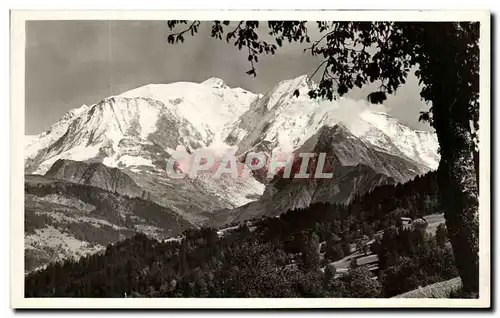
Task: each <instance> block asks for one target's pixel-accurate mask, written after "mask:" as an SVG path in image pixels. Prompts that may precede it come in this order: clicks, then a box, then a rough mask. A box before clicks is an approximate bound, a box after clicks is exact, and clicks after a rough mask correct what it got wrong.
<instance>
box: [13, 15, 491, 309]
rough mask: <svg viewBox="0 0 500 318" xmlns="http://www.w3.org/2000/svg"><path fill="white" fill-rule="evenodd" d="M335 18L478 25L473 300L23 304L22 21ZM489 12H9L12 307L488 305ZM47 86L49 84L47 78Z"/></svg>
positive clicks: (34, 300) (56, 300) (95, 300)
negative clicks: (476, 293)
mask: <svg viewBox="0 0 500 318" xmlns="http://www.w3.org/2000/svg"><path fill="white" fill-rule="evenodd" d="M173 19H175V20H180V19H183V20H249V19H251V20H259V21H265V20H335V21H480V23H481V26H480V72H481V77H480V105H481V106H480V120H479V121H480V141H481V142H480V153H481V155H480V196H479V201H480V203H479V211H480V213H479V223H480V231H479V234H480V238H479V244H480V298H479V299H400V298H398V299H396V298H377V299H349V298H313V299H311V298H307V299H303V298H257V299H254V298H243V299H242V298H223V299H221V298H219V299H214V298H211V299H201V298H168V299H162V298H127V299H116V298H25V297H24V233H23V228H24V227H23V224H24V190H23V189H24V155H23V149H24V145H23V141H24V124H25V118H24V111H25V103H24V88H25V85H24V83H25V78H24V77H25V21H26V20H173ZM490 30H491V28H490V12H488V11H368V10H367V11H327V10H325V11H312V10H311V11H306V10H304V11H278V10H270V11H264V10H254V11H236V10H235V11H232V10H220V11H213V10H205V11H193V10H176V11H140V10H136V11H126V10H121V11H115V10H95V11H88V10H71V11H62V10H60V11H57V10H50V11H49V10H47V11H39V10H37V11H35V10H20V11H11V51H10V53H11V55H10V58H11V64H10V79H11V80H10V88H11V91H10V93H11V99H10V103H11V105H10V110H11V112H10V117H11V118H10V120H11V140H10V159H11V160H10V162H11V167H10V171H11V179H10V198H11V211H10V220H11V224H10V230H11V233H10V234H11V235H10V239H11V242H10V257H11V259H10V262H11V281H10V284H11V307H12V308H187V309H190V308H346V307H356V308H371V307H382V308H392V307H400V308H401V307H403V308H404V307H407V308H417V307H429V308H432V307H436V308H442V307H455V308H461V307H462V308H464V307H468V308H470V307H476V308H485V307H489V306H490V304H491V299H490V298H491V285H490V283H491V273H490V264H491V262H490V242H491V240H490V237H491V236H490V171H491V165H490V144H491V143H490V133H491V129H490V109H491V105H490V91H491V89H490V75H489V74H490V72H491V65H490V51H491V50H490ZM48 80H50V79H48Z"/></svg>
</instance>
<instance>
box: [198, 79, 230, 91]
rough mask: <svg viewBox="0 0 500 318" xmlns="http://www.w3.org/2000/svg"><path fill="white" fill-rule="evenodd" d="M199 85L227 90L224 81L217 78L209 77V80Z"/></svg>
mask: <svg viewBox="0 0 500 318" xmlns="http://www.w3.org/2000/svg"><path fill="white" fill-rule="evenodd" d="M201 84H203V85H207V86H211V87H213V88H229V86H227V84H226V83H225V82H224V80H223V79H221V78H218V77H210V78H209V79H207V80H205V81H203V82H202V83H201Z"/></svg>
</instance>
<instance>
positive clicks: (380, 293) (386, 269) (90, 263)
mask: <svg viewBox="0 0 500 318" xmlns="http://www.w3.org/2000/svg"><path fill="white" fill-rule="evenodd" d="M439 212H440V211H439V204H438V197H437V187H436V174H435V173H434V172H431V173H428V174H426V175H424V176H422V177H417V178H416V179H415V180H413V181H410V182H408V183H406V184H398V185H386V186H381V187H379V188H377V189H375V190H374V191H372V192H370V193H368V194H366V195H365V196H363V197H358V198H356V199H355V200H354V201H353V203H352V204H350V205H348V206H346V205H341V204H330V203H315V204H312V205H311V206H309V207H307V208H305V209H297V210H291V211H288V212H286V213H283V214H281V215H280V216H279V217H277V218H272V217H271V218H267V217H263V218H259V219H254V220H250V221H247V222H245V223H243V224H240V225H238V226H236V227H234V228H232V229H231V230H230V231H227V230H226V231H224V230H223V231H217V230H216V229H212V228H201V229H194V228H192V229H187V230H186V231H184V237H183V238H182V239H179V240H166V241H162V242H159V241H158V240H155V239H150V238H148V237H147V236H145V235H144V234H138V235H136V236H134V237H132V238H130V239H127V240H124V241H121V242H117V243H115V244H112V245H109V246H108V247H107V249H106V251H105V253H102V254H94V255H90V256H86V257H82V258H81V259H80V260H79V261H74V260H71V261H65V262H60V263H56V264H50V265H49V266H48V267H47V268H46V269H45V270H43V271H39V272H34V273H31V274H29V275H27V276H26V281H25V295H26V297H390V296H393V295H396V294H397V293H402V292H405V291H409V290H411V289H412V288H413V289H414V288H417V287H418V286H417V285H416V284H427V283H429V284H430V283H434V282H436V281H440V280H444V279H450V278H453V277H455V276H456V269H455V268H454V265H453V256H452V253H451V252H450V248H449V246H448V245H446V244H445V243H442V244H441V243H440V244H436V239H435V238H434V237H433V236H432V235H429V234H427V233H425V229H424V230H423V232H422V231H421V229H420V230H419V229H410V230H402V229H401V227H400V225H401V217H404V216H407V217H410V218H415V217H418V216H423V215H427V214H433V213H439ZM387 228H391V229H397V228H399V229H400V230H396V231H384V232H383V235H382V236H383V237H382V238H377V235H376V234H377V232H379V231H381V230H386V229H387ZM386 234H387V235H386ZM401 235H403V236H402V237H404V238H405V239H398V237H400V236H401ZM386 236H387V237H386ZM441 239H442V236H441ZM368 241H370V242H373V241H376V242H377V248H376V252H375V253H377V254H378V255H380V257H381V261H383V262H381V267H380V269H379V270H380V272H378V273H375V274H378V277H379V279H372V277H373V273H372V272H371V271H370V270H369V269H368V268H367V267H366V266H359V267H358V265H357V263H356V260H354V262H353V263H352V265H351V266H350V269H349V270H348V271H346V272H345V273H343V274H339V273H336V271H337V269H336V267H335V265H334V264H333V263H334V262H336V261H339V260H341V259H345V260H346V261H348V258H345V257H347V256H348V255H351V254H352V253H353V252H355V251H356V252H359V253H364V254H365V255H368V254H367V253H369V252H368V251H367V250H365V248H364V247H366V246H367V247H368V249H369V248H370V245H369V244H370V243H369V242H368ZM360 242H361V243H360ZM399 242H401V243H399ZM373 250H374V249H372V251H373ZM373 252H374V251H373ZM377 254H375V256H377ZM426 264H427V265H426ZM398 266H399V267H398ZM402 270H410V271H411V274H409V275H406V274H405V275H402V274H401V275H400V273H401V272H400V271H402ZM395 282H397V284H395ZM395 285H398V286H399V287H398V286H395Z"/></svg>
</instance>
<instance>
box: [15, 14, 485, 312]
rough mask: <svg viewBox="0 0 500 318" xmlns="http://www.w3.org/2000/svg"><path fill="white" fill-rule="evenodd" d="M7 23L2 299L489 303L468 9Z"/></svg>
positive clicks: (52, 302) (180, 303)
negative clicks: (7, 263)
mask: <svg viewBox="0 0 500 318" xmlns="http://www.w3.org/2000/svg"><path fill="white" fill-rule="evenodd" d="M11 41H12V48H11V50H12V52H15V53H12V54H11V87H12V90H11V93H12V96H13V98H12V102H11V103H12V104H11V112H12V117H11V123H12V124H11V125H12V126H13V127H12V129H11V151H12V152H13V153H11V158H13V159H11V163H12V166H11V167H12V168H11V198H12V199H11V200H12V205H11V212H10V213H11V218H12V220H13V221H12V223H11V238H12V239H11V270H12V272H11V273H12V274H11V275H12V281H11V293H12V294H11V297H12V300H11V305H12V306H14V307H18V308H61V307H66V306H78V307H79V308H84V307H86V306H88V307H89V308H90V307H94V306H100V307H106V306H112V307H114V308H126V307H130V306H142V307H147V306H150V305H151V306H154V307H155V308H167V307H168V308H199V307H212V308H227V307H231V308H274V307H276V308H336V307H344V308H345V307H349V308H352V307H379V306H384V307H392V306H398V307H489V306H490V305H491V303H490V294H491V290H490V289H491V285H490V277H491V273H490V201H489V200H490V169H491V168H490V118H489V116H490V94H491V93H490V82H489V81H490V70H489V67H490V15H489V12H487V11H470V12H469V11H463V12H461V13H457V12H451V11H449V12H448V11H442V12H432V11H429V12H425V11H418V12H417V11H415V12H412V11H406V12H400V13H394V14H392V15H391V12H390V11H385V12H369V11H359V12H356V11H350V12H340V11H330V12H328V11H321V12H320V11H318V12H313V11H310V12H299V11H296V12H293V11H289V12H280V11H276V12H270V11H258V12H257V11H246V12H228V11H226V12H223V11H211V12H199V13H198V14H196V13H194V12H191V13H189V12H175V11H170V12H163V13H162V12H156V13H153V12H151V13H150V14H149V15H148V13H147V12H138V11H137V12H128V13H127V12H121V13H113V12H107V13H104V12H101V13H99V12H98V11H94V12H91V11H73V12H64V11H59V12H52V13H50V14H49V13H48V12H45V13H43V12H37V11H31V12H25V11H24V12H23V11H17V12H16V11H13V12H12V13H11ZM14 50H15V51H14ZM14 159H15V160H14ZM22 187H23V188H22ZM111 298H112V299H111ZM144 298H147V299H148V300H147V301H154V302H145V301H146V300H145V299H144ZM304 298H307V300H304ZM102 299H108V300H109V301H106V300H102ZM110 299H111V300H110ZM166 299H168V300H166ZM100 300H101V301H102V302H98V301H100ZM251 300H253V301H254V302H253V303H251V302H250V301H251ZM273 300H275V301H273ZM94 301H96V302H94ZM141 301H142V302H143V303H141ZM86 304H87V305H86ZM96 304H98V305H96ZM144 304H150V305H144ZM152 304H154V305H152Z"/></svg>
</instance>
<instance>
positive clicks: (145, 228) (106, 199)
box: [24, 175, 194, 271]
mask: <svg viewBox="0 0 500 318" xmlns="http://www.w3.org/2000/svg"><path fill="white" fill-rule="evenodd" d="M24 193H25V229H24V231H25V270H26V271H30V270H33V269H35V268H38V267H40V266H43V265H46V264H47V263H49V262H53V261H57V260H61V259H67V258H78V257H80V256H82V255H86V254H92V253H96V252H98V251H101V250H103V249H104V248H105V247H106V245H108V244H110V243H113V242H116V241H119V240H122V239H124V238H126V237H130V236H132V235H134V234H135V233H136V232H142V233H145V234H148V235H150V236H152V237H155V238H157V239H164V238H167V237H171V236H176V235H178V234H180V233H181V232H182V231H184V230H185V229H187V228H191V227H194V225H193V224H192V223H191V222H189V221H187V220H185V219H184V218H182V217H180V216H179V215H178V214H177V213H175V212H173V211H171V210H169V209H167V208H164V207H161V206H159V205H157V204H155V203H152V202H150V201H146V200H142V199H140V198H128V197H126V196H120V195H118V194H116V193H112V192H108V191H105V190H102V189H99V188H97V187H92V186H89V185H81V184H76V183H71V182H66V181H62V180H57V179H51V178H48V177H44V176H39V175H26V176H25V189H24Z"/></svg>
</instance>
